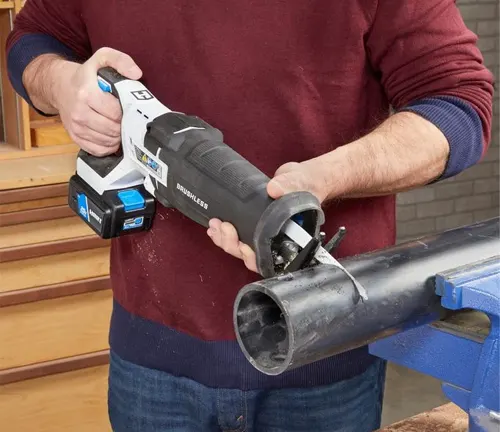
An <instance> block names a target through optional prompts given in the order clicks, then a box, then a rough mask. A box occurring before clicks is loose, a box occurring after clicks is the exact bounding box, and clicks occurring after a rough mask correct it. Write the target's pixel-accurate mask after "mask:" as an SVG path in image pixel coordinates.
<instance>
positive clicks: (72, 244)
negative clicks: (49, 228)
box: [0, 235, 111, 263]
mask: <svg viewBox="0 0 500 432" xmlns="http://www.w3.org/2000/svg"><path fill="white" fill-rule="evenodd" d="M110 245H111V242H110V241H109V240H103V239H101V238H100V237H98V236H97V235H92V236H86V237H77V238H69V239H64V240H57V241H53V242H49V243H37V244H31V245H22V246H17V247H13V248H7V249H0V263H5V262H9V261H19V260H25V259H28V258H37V257H43V256H47V255H56V254H62V253H66V252H76V251H82V250H88V249H96V248H100V247H104V246H110Z"/></svg>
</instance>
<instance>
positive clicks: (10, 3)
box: [0, 1, 14, 9]
mask: <svg viewBox="0 0 500 432" xmlns="http://www.w3.org/2000/svg"><path fill="white" fill-rule="evenodd" d="M13 8H14V2H13V1H2V2H0V9H13Z"/></svg>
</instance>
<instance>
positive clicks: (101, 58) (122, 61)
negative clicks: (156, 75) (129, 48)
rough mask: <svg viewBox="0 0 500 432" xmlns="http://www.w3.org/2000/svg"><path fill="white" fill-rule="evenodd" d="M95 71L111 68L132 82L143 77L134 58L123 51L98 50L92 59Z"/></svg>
mask: <svg viewBox="0 0 500 432" xmlns="http://www.w3.org/2000/svg"><path fill="white" fill-rule="evenodd" d="M92 60H93V63H94V66H95V71H96V72H97V71H98V70H99V69H101V68H103V67H106V66H109V67H112V68H113V69H116V71H117V72H118V73H119V74H121V75H123V76H125V77H127V78H129V79H132V80H138V79H139V78H141V76H142V71H141V69H140V68H139V66H137V64H136V63H135V62H134V60H133V59H132V57H130V56H129V55H128V54H125V53H123V52H121V51H117V50H115V49H112V48H101V49H99V50H97V51H96V52H95V54H94V56H93V57H92Z"/></svg>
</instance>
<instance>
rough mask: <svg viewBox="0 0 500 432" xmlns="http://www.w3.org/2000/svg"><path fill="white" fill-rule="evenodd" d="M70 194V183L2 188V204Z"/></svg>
mask: <svg viewBox="0 0 500 432" xmlns="http://www.w3.org/2000/svg"><path fill="white" fill-rule="evenodd" d="M62 196H68V183H61V184H54V185H47V186H38V187H31V188H24V189H10V190H3V191H2V190H0V204H11V203H16V202H23V201H31V200H37V199H45V198H54V197H62Z"/></svg>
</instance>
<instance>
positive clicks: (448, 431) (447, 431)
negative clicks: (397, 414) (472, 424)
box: [379, 403, 468, 432]
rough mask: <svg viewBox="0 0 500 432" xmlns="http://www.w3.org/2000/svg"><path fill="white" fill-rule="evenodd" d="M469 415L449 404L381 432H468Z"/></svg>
mask: <svg viewBox="0 0 500 432" xmlns="http://www.w3.org/2000/svg"><path fill="white" fill-rule="evenodd" d="M467 430H468V417H467V414H466V413H465V412H464V411H462V410H461V409H460V408H458V407H457V406H456V405H455V404H453V403H449V404H446V405H443V406H440V407H438V408H435V409H433V410H432V411H427V412H424V413H421V414H417V415H416V416H414V417H410V418H408V419H405V420H402V421H400V422H398V423H395V424H393V425H391V426H388V427H386V428H384V429H380V431H379V432H467Z"/></svg>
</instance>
